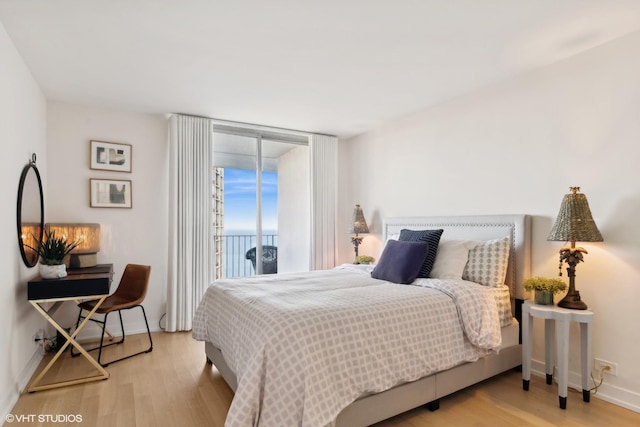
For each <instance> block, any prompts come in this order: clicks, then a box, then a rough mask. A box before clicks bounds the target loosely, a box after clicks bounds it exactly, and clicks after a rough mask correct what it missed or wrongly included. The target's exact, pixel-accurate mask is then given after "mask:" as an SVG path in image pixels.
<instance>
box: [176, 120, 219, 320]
mask: <svg viewBox="0 0 640 427" xmlns="http://www.w3.org/2000/svg"><path fill="white" fill-rule="evenodd" d="M169 131H170V133H169V147H170V153H169V162H170V166H169V173H170V178H169V191H170V195H169V268H168V273H169V275H168V276H169V277H168V282H169V283H168V286H167V322H166V330H167V331H170V332H175V331H188V330H191V325H192V320H193V315H194V313H195V310H196V308H197V307H198V304H199V302H200V299H201V298H202V296H203V295H204V292H205V290H206V288H207V286H209V284H210V283H211V282H212V280H213V277H214V273H213V271H214V265H215V259H214V256H215V253H214V250H213V239H212V237H213V236H212V228H213V227H212V221H213V213H212V188H211V187H212V175H211V174H212V165H213V158H212V157H213V132H212V124H211V120H209V119H206V118H200V117H190V116H182V115H173V116H172V117H171V118H170V120H169Z"/></svg>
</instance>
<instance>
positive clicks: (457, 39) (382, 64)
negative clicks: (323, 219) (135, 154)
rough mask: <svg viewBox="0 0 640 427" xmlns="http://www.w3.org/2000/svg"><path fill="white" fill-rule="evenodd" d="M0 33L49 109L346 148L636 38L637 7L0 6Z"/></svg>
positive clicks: (500, 0)
mask: <svg viewBox="0 0 640 427" xmlns="http://www.w3.org/2000/svg"><path fill="white" fill-rule="evenodd" d="M0 22H1V23H2V24H3V26H4V28H5V29H6V31H7V33H8V34H9V36H10V38H11V39H12V40H13V43H14V44H15V46H16V47H17V50H18V51H19V53H20V54H21V56H22V57H23V58H24V61H25V62H26V64H27V66H28V67H29V69H30V70H31V72H32V74H33V76H34V78H35V79H36V80H37V81H38V83H39V84H40V86H41V88H42V90H43V91H44V93H45V95H46V96H47V98H48V99H51V100H59V101H65V102H72V103H79V104H86V105H94V106H101V107H106V108H115V109H121V110H126V111H140V112H149V113H170V112H179V113H188V114H193V115H202V116H207V117H213V118H217V119H222V120H232V121H240V122H246V123H256V124H261V125H268V126H276V127H283V128H288V129H297V130H303V131H310V132H318V133H327V134H333V135H338V136H340V137H349V136H353V135H356V134H359V133H361V132H365V131H368V130H371V129H373V128H375V127H376V126H379V125H380V124H382V123H384V122H385V121H388V120H391V119H393V118H397V117H401V116H404V115H408V114H411V113H414V112H417V111H420V110H423V109H426V108H429V107H431V106H434V105H437V104H440V103H443V102H446V101H448V100H451V99H453V98H456V97H460V96H462V95H464V94H465V93H468V92H470V91H474V90H477V89H479V88H482V87H486V86H489V85H492V84H495V83H496V82H498V81H500V80H504V79H508V78H511V77H513V76H515V75H519V74H522V73H524V72H527V71H528V70H531V69H535V68H538V67H541V66H545V65H548V64H550V63H553V62H556V61H560V60H562V59H564V58H567V57H569V56H572V55H575V54H577V53H579V52H582V51H584V50H587V49H590V48H593V47H595V46H598V45H601V44H603V43H606V42H608V41H610V40H612V39H615V38H618V37H621V36H623V35H625V34H628V33H631V32H634V31H637V30H639V29H640V1H638V0H517V1H514V0H448V1H445V0H396V1H390V0H389V1H383V0H378V1H375V0H316V1H311V0H235V1H223V0H56V1H51V0H0ZM0 31H1V29H0Z"/></svg>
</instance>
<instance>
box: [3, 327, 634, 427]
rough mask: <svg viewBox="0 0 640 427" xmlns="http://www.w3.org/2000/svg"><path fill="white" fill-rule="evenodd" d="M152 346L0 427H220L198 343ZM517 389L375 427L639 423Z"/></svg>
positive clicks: (224, 394)
mask: <svg viewBox="0 0 640 427" xmlns="http://www.w3.org/2000/svg"><path fill="white" fill-rule="evenodd" d="M144 338H145V336H144V335H136V336H132V337H127V340H126V342H125V344H124V345H120V346H116V348H111V349H110V350H108V352H107V353H105V354H104V356H105V357H106V358H108V357H109V356H110V355H111V356H113V357H114V358H115V357H116V356H117V353H118V354H119V353H120V352H121V351H131V350H135V349H137V348H140V349H142V348H143V347H144ZM153 340H154V349H153V352H151V353H148V354H144V355H140V356H136V357H134V358H131V359H128V360H125V361H122V362H118V363H115V364H113V365H110V366H108V367H107V368H106V369H107V371H108V372H109V373H110V378H109V379H108V380H104V381H96V382H91V383H86V384H80V385H74V386H69V387H64V388H59V389H53V390H47V391H39V392H36V393H24V394H23V395H22V396H20V399H19V400H18V402H17V403H16V405H15V407H14V408H13V410H12V412H11V414H12V415H14V416H16V417H18V416H21V415H22V416H29V415H34V417H33V418H35V419H36V422H34V423H28V422H20V423H18V422H13V423H8V422H7V423H5V426H10V425H11V426H15V425H52V426H60V425H67V424H62V423H60V422H57V423H55V422H51V423H39V422H37V419H38V416H39V415H48V416H59V415H61V416H75V415H79V416H81V417H82V423H70V424H68V425H84V426H150V427H152V426H222V425H223V424H224V419H225V415H226V413H227V410H228V408H229V405H230V404H231V399H232V398H233V392H232V391H231V390H230V389H229V387H227V385H226V383H225V382H224V380H223V379H222V378H221V377H220V375H219V374H218V372H217V371H216V370H215V367H213V368H212V367H211V366H210V365H207V364H206V362H205V355H204V345H203V343H201V342H197V341H195V340H193V339H192V338H191V334H190V333H163V332H158V333H154V334H153ZM134 347H135V348H134ZM107 360H108V359H107ZM42 366H44V365H41V367H42ZM38 372H39V371H38ZM92 373H93V371H92V367H91V365H90V364H89V363H88V362H86V361H84V360H83V358H81V357H80V358H70V357H69V354H68V352H67V353H66V354H65V356H63V357H62V358H61V360H59V361H58V362H57V363H56V365H54V367H53V368H52V370H51V371H50V372H49V373H48V375H47V377H45V380H44V382H45V383H48V382H52V381H60V380H64V379H71V378H75V377H77V376H80V375H84V374H92ZM521 385H522V376H521V374H520V373H519V372H516V371H510V372H508V373H505V374H502V375H500V376H498V377H495V378H493V379H490V380H487V381H485V382H483V383H481V384H478V385H476V386H473V387H470V388H468V389H465V390H463V391H461V392H458V393H456V394H454V395H451V396H448V397H446V398H444V399H442V400H441V402H440V409H439V410H437V411H435V412H430V411H428V410H427V409H424V408H417V409H414V410H412V411H409V412H407V413H405V414H402V415H399V416H397V417H394V418H391V419H389V420H386V421H383V422H381V423H379V424H376V427H390V426H413V427H427V426H438V427H442V426H444V427H448V426H456V427H457V426H491V427H499V426H518V427H527V426H571V427H573V426H603V427H604V426H607V427H608V426H638V425H640V414H638V413H635V412H632V411H629V410H627V409H624V408H621V407H618V406H615V405H612V404H610V403H607V402H605V401H603V400H600V399H598V398H595V397H592V399H591V403H584V402H582V394H581V393H578V392H570V393H569V397H568V403H567V409H566V410H561V409H559V408H558V406H557V405H558V397H557V386H555V385H546V384H545V382H544V380H543V379H541V378H538V377H533V378H532V380H531V387H530V390H529V391H528V392H525V391H523V390H522V387H521ZM23 419H24V417H23ZM68 419H72V418H68ZM282 427H289V426H282Z"/></svg>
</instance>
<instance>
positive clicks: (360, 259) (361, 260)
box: [354, 255, 375, 264]
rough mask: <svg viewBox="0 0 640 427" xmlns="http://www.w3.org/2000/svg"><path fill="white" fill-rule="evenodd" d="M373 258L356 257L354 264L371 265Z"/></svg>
mask: <svg viewBox="0 0 640 427" xmlns="http://www.w3.org/2000/svg"><path fill="white" fill-rule="evenodd" d="M374 261H375V258H374V257H372V256H369V255H358V256H357V257H356V260H355V261H354V264H372V263H373V262H374Z"/></svg>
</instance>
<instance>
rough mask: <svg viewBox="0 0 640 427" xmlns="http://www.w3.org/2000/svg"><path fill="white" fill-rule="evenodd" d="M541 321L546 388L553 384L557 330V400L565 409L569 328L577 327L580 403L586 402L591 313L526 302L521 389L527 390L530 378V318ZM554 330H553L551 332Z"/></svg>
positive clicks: (587, 400) (523, 321)
mask: <svg viewBox="0 0 640 427" xmlns="http://www.w3.org/2000/svg"><path fill="white" fill-rule="evenodd" d="M534 317H538V318H541V319H544V337H545V339H544V343H545V357H544V359H545V360H544V362H545V372H546V374H547V375H546V377H547V378H546V379H547V384H551V383H552V382H553V353H552V346H553V344H554V341H556V340H555V338H556V337H555V335H556V330H557V335H558V340H557V350H558V355H557V358H558V361H557V362H558V400H559V403H560V408H562V409H566V408H567V383H568V380H569V324H570V323H571V322H572V321H574V322H578V323H580V359H581V365H582V370H581V375H582V400H584V401H585V402H589V398H590V396H591V394H590V391H589V378H590V377H591V375H590V373H591V335H592V331H591V323H592V321H593V312H592V311H590V310H569V309H566V308H562V307H558V306H555V305H538V304H534V303H533V302H532V301H529V300H527V301H525V302H524V304H523V305H522V388H523V389H524V390H529V380H530V378H531V351H532V346H533V334H532V331H533V318H534ZM554 326H555V328H554Z"/></svg>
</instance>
